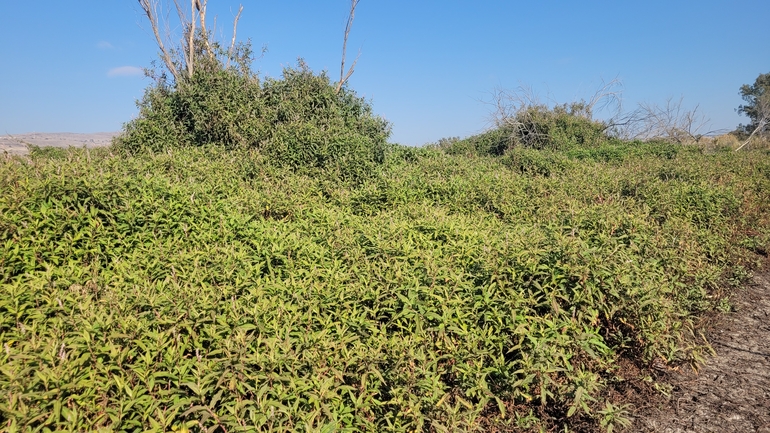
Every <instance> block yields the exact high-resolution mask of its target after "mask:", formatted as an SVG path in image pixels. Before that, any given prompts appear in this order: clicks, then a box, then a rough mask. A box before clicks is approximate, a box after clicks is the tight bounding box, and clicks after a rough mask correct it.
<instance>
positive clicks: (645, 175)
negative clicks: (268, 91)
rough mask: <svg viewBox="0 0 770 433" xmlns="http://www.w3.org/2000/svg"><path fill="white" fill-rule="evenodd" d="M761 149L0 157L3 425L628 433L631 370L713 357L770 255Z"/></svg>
mask: <svg viewBox="0 0 770 433" xmlns="http://www.w3.org/2000/svg"><path fill="white" fill-rule="evenodd" d="M48 156H52V157H55V159H51V158H48ZM765 156H766V154H765V153H764V152H762V153H760V152H759V151H749V152H746V153H736V152H730V153H716V154H711V155H699V154H691V153H688V152H680V153H678V154H676V155H675V156H674V157H673V159H672V160H666V159H662V158H659V157H655V156H652V155H646V156H643V157H639V158H626V159H624V160H622V161H619V162H618V163H617V164H606V163H604V162H601V161H599V162H596V161H593V160H590V159H586V160H584V161H568V163H567V164H565V165H563V167H562V166H561V165H560V164H561V161H562V159H563V160H568V157H567V156H565V155H563V154H562V153H559V152H554V151H549V150H535V149H526V148H515V149H512V150H511V151H510V153H508V154H506V155H504V156H503V157H502V158H494V157H479V156H472V157H467V156H464V155H460V156H452V155H447V154H446V153H445V152H441V151H438V150H434V149H408V148H402V147H397V146H388V149H387V150H386V152H385V157H386V164H385V165H383V166H382V167H380V170H378V171H377V173H376V176H374V177H372V178H370V179H366V180H365V181H364V182H362V183H361V184H360V185H356V186H351V185H348V184H346V183H344V182H338V181H336V179H335V177H333V176H306V175H304V174H302V173H300V174H298V173H297V172H296V170H294V169H293V168H291V167H290V166H288V165H286V166H279V165H275V164H273V163H272V162H270V161H269V157H268V156H266V155H264V154H262V153H261V152H260V151H259V150H257V149H241V148H233V149H226V148H224V147H222V146H219V147H216V146H195V147H192V146H190V147H186V148H181V149H176V150H174V151H173V152H165V153H152V152H146V153H145V152H139V153H138V154H137V155H129V156H125V155H122V154H115V153H114V152H113V153H112V154H110V153H106V152H105V153H99V154H97V153H93V154H92V153H89V152H87V151H83V150H67V151H66V154H65V155H61V154H55V155H36V156H35V157H33V158H30V159H20V158H18V159H14V158H7V159H2V160H0V184H2V185H5V186H7V188H6V189H5V190H3V194H0V294H2V296H0V337H1V338H2V341H0V365H2V366H3V369H2V371H3V374H2V375H0V396H1V397H0V419H2V420H3V421H2V422H3V428H5V429H6V430H8V431H34V430H40V431H45V430H51V431H60V430H62V431H98V430H103V431H137V430H142V431H144V430H153V429H154V430H156V431H169V430H176V431H184V430H186V429H194V430H196V431H197V430H222V431H224V430H227V431H239V430H242V429H243V428H244V426H247V427H248V428H251V429H252V430H254V429H255V430H259V431H276V432H290V431H298V430H313V431H318V430H326V431H333V430H339V431H367V432H406V431H410V432H411V431H418V432H419V431H433V430H436V431H472V430H483V429H484V428H483V427H484V425H487V426H489V428H487V429H486V430H489V431H495V430H496V427H497V426H496V425H495V423H496V422H500V423H505V422H507V421H510V420H516V421H515V422H517V423H519V425H520V426H525V425H528V426H529V427H531V428H533V429H539V430H543V431H551V430H556V428H555V427H556V426H555V425H554V424H558V426H559V429H564V427H567V428H569V429H570V430H573V429H574V428H573V427H580V426H581V425H582V426H584V425H585V424H581V423H584V422H585V421H593V422H594V424H595V425H596V426H601V425H603V426H609V425H613V424H617V425H619V426H620V425H622V424H623V420H624V419H625V417H626V416H627V414H625V411H624V409H623V408H624V406H623V404H622V403H623V402H622V401H620V402H617V401H615V400H613V399H612V395H613V394H614V395H617V393H615V392H614V391H611V392H608V387H609V386H611V384H612V383H613V382H617V381H619V380H620V379H621V378H618V376H620V375H622V374H623V371H622V370H618V369H617V365H618V361H619V359H620V358H625V362H634V363H636V364H637V365H639V366H640V367H644V366H645V365H649V363H650V362H651V361H652V360H653V359H657V360H660V359H663V360H665V361H666V362H669V363H678V362H686V361H688V360H692V359H696V355H697V349H698V347H697V343H695V344H691V343H687V342H686V341H684V340H683V338H684V337H683V336H686V335H688V334H691V328H692V326H693V324H694V323H695V318H694V315H695V314H696V313H698V312H699V311H702V310H704V309H708V308H710V306H711V304H713V303H717V302H718V300H719V299H722V296H721V295H722V294H723V293H722V292H720V282H722V281H723V280H724V279H725V278H726V277H727V278H730V279H733V278H736V277H740V276H741V275H743V276H744V277H745V275H746V272H745V269H743V268H740V267H738V266H737V265H742V264H745V263H744V262H743V260H744V256H743V254H746V253H745V251H746V250H748V251H753V252H763V251H764V252H766V251H768V249H769V248H770V244H768V240H769V239H770V236H768V234H770V230H769V229H768V227H770V219H769V218H770V217H768V215H770V209H768V207H769V206H770V197H769V195H770V162H768V159H767V158H765ZM506 158H508V159H509V160H511V161H515V160H524V159H527V158H529V161H530V162H529V163H528V164H525V165H523V166H524V167H545V168H547V169H550V170H553V169H552V168H551V167H553V166H559V167H562V168H560V170H561V171H560V172H559V175H558V178H554V177H553V176H552V177H549V176H543V175H536V176H530V175H527V176H522V175H520V174H519V173H517V172H516V171H517V170H511V169H510V168H508V167H506V166H505V163H504V161H506V160H507V159H506ZM517 158H518V159H517ZM533 161H534V162H533ZM527 169H528V168H527ZM552 173H553V171H552ZM541 174H542V173H541ZM748 268H749V266H747V267H746V269H748ZM694 334H695V333H692V335H694ZM693 346H695V347H693ZM626 379H629V378H626ZM607 398H610V399H611V402H610V403H611V404H608V403H606V401H607ZM616 403H618V404H617V405H616ZM535 414H537V415H535ZM549 414H556V416H560V415H559V414H562V415H563V417H560V418H557V419H556V420H550V421H549V419H548V418H547V417H548V416H549ZM500 427H501V428H499V429H497V430H504V431H505V429H504V428H503V427H504V426H500Z"/></svg>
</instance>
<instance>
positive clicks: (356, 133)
mask: <svg viewBox="0 0 770 433" xmlns="http://www.w3.org/2000/svg"><path fill="white" fill-rule="evenodd" d="M137 105H138V107H139V116H138V117H137V118H136V119H134V120H132V121H130V122H128V123H127V124H126V125H125V127H124V128H125V130H124V133H123V134H122V135H121V136H120V137H118V138H117V139H116V140H115V148H116V149H119V150H122V151H125V152H128V153H132V154H136V153H141V152H145V151H152V152H158V151H163V150H166V149H173V148H180V147H188V146H203V145H210V144H211V145H218V146H224V147H225V148H229V149H232V148H253V149H257V150H259V151H260V152H261V153H263V154H265V155H266V156H268V159H269V161H271V162H273V163H275V164H277V165H287V166H290V167H292V168H295V169H307V168H310V169H313V168H323V169H331V170H335V171H337V172H339V173H340V174H341V175H342V176H343V177H351V178H360V177H361V176H365V175H367V173H370V172H371V171H372V170H373V167H374V166H375V165H377V164H380V163H382V161H383V158H384V146H385V143H386V141H387V138H388V136H389V134H390V126H389V125H388V123H387V122H386V121H385V120H384V119H382V118H380V117H378V116H375V115H374V114H373V113H372V108H371V105H370V104H369V102H367V101H366V100H365V99H363V98H361V97H358V96H356V94H355V92H353V91H352V90H350V89H347V88H345V87H343V88H342V89H341V91H340V92H339V93H337V92H336V89H335V87H334V86H333V85H332V83H331V81H330V79H329V77H328V76H327V75H326V73H321V74H314V73H313V72H312V71H310V70H309V68H308V67H307V66H306V65H305V64H304V63H303V62H301V61H300V64H299V66H298V67H297V68H286V69H284V71H283V77H282V78H281V79H271V78H268V79H266V80H264V81H262V82H260V80H259V78H258V77H257V76H255V75H253V74H251V73H250V72H248V71H244V70H243V68H225V67H222V66H221V65H220V66H219V67H216V66H215V67H209V68H199V70H198V72H197V73H196V74H195V75H193V77H192V78H189V79H185V80H181V81H179V82H175V83H168V82H167V81H165V80H163V79H159V80H157V82H156V83H155V84H154V85H153V86H151V87H149V88H148V89H147V90H146V91H145V94H144V96H143V98H142V100H141V101H139V102H138V104H137Z"/></svg>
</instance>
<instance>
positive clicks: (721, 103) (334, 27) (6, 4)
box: [0, 0, 770, 145]
mask: <svg viewBox="0 0 770 433" xmlns="http://www.w3.org/2000/svg"><path fill="white" fill-rule="evenodd" d="M183 3H184V1H183ZM243 4H244V12H243V15H242V17H241V22H240V25H239V27H238V36H239V39H241V40H245V39H246V38H250V39H251V40H252V42H253V43H254V45H255V46H256V47H260V46H262V45H263V44H265V45H267V47H268V50H269V51H268V52H267V53H266V54H265V56H264V57H263V58H262V59H260V60H257V61H256V62H255V64H254V67H255V69H258V70H260V71H261V72H262V73H263V74H266V75H270V76H278V75H280V72H281V69H282V67H283V66H289V65H294V64H295V63H296V59H297V58H298V57H303V58H304V59H305V60H306V61H307V63H308V64H309V66H310V67H311V68H312V69H314V70H316V71H320V70H324V69H326V70H328V71H329V72H330V75H331V76H332V77H333V78H335V77H338V74H339V61H340V52H341V45H342V34H343V30H344V25H345V19H346V16H347V10H348V7H349V2H348V0H323V1H321V0H314V1H310V0H281V1H253V0H252V1H249V0H244V1H243ZM237 7H238V3H237V1H229V0H209V14H210V15H211V16H213V15H216V16H217V26H218V28H219V29H220V30H221V32H222V36H223V38H229V37H230V32H231V30H232V17H233V16H234V12H235V11H236V10H237ZM768 17H770V1H768V0H732V1H711V0H706V1H677V0H666V1H658V0H652V1H650V0H647V1H641V0H637V1H625V0H612V1H610V0H596V1H593V0H589V1H576V0H575V1H566V0H564V1H557V0H550V1H548V0H544V1H493V0H487V1H469V0H467V1H460V0H411V1H407V0H387V1H384V0H361V2H360V4H359V7H358V10H357V14H356V20H355V22H354V25H353V31H352V34H351V37H350V41H349V45H348V47H349V48H348V50H349V58H350V59H349V60H352V59H353V58H354V57H355V55H356V53H357V51H358V50H359V48H360V50H361V57H360V60H359V62H358V66H357V67H356V72H355V74H354V75H353V77H352V78H351V80H350V85H351V87H352V88H354V89H355V90H356V91H357V92H358V93H359V94H360V95H364V96H366V97H367V98H370V99H371V100H372V103H373V106H374V110H375V112H376V113H378V114H380V115H382V116H384V117H385V118H387V119H388V120H390V121H391V122H392V123H393V136H392V141H394V142H399V143H402V144H410V145H420V144H423V143H426V142H431V141H435V140H438V139H439V138H441V137H447V136H467V135H470V134H474V133H477V132H480V131H482V130H484V129H485V128H486V127H487V126H488V121H487V119H488V114H489V112H490V107H489V106H488V105H486V104H484V103H483V102H482V101H484V100H488V99H489V95H490V92H491V91H492V90H493V89H494V88H495V87H497V86H502V87H508V88H515V87H517V86H520V85H527V86H530V87H532V88H533V89H534V90H535V91H536V92H537V93H538V94H540V96H541V97H542V98H543V99H547V100H552V101H557V102H567V101H571V100H574V99H576V98H583V97H589V96H590V95H591V94H592V93H593V91H594V90H595V89H596V88H597V87H598V86H599V85H600V83H601V82H602V80H612V79H614V78H618V79H620V80H621V81H622V82H623V86H624V92H623V95H624V104H625V105H626V106H629V107H630V106H633V105H634V104H636V103H638V102H641V101H646V102H652V103H664V102H665V100H666V99H667V98H670V97H673V98H675V99H678V98H680V97H683V98H684V105H685V106H686V107H687V108H692V107H694V106H695V105H696V104H700V109H701V110H702V111H703V112H704V114H706V115H707V116H708V117H709V118H710V119H711V121H712V123H711V126H712V129H717V128H730V129H732V128H734V127H735V126H737V124H738V123H741V122H743V123H746V119H745V118H743V117H741V116H739V115H738V114H737V113H735V108H737V106H738V105H739V104H740V103H741V99H740V96H739V94H738V88H739V87H740V86H741V85H742V84H749V83H753V82H754V80H755V79H756V77H757V75H759V74H760V73H766V72H770V24H768ZM210 25H211V24H210ZM156 53H157V48H156V46H155V41H154V39H153V37H152V34H151V33H150V30H149V25H148V24H147V23H146V21H145V20H144V17H143V16H142V14H141V11H140V9H139V6H138V3H137V1H136V0H76V1H61V0H40V1H11V0H2V1H0V59H2V60H1V61H2V63H3V64H2V66H0V134H5V133H12V134H18V133H25V132H99V131H116V130H119V129H120V128H121V126H122V124H123V122H125V121H128V120H129V119H131V118H132V116H134V115H136V113H137V109H136V106H135V100H136V99H138V98H139V97H141V95H142V92H143V89H144V88H145V87H146V86H147V85H148V84H149V80H148V79H146V78H144V77H143V76H142V75H141V74H136V73H135V72H136V71H138V70H139V68H142V67H145V66H148V65H149V64H150V61H152V60H153V59H155V58H156Z"/></svg>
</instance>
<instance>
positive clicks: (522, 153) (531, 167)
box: [500, 147, 567, 176]
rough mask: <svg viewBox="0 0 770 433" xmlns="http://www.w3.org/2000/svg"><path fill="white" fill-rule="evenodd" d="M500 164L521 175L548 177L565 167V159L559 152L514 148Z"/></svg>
mask: <svg viewBox="0 0 770 433" xmlns="http://www.w3.org/2000/svg"><path fill="white" fill-rule="evenodd" d="M500 162H501V163H502V164H503V165H505V166H507V167H510V168H512V169H513V170H516V171H518V172H519V173H522V174H531V175H542V176H550V175H551V173H555V172H559V171H561V170H563V169H564V168H565V167H566V165H567V158H566V156H565V155H564V154H563V153H559V152H553V151H545V150H537V149H531V148H526V147H514V148H512V149H510V150H508V151H507V152H506V153H505V156H503V158H502V159H501V161H500Z"/></svg>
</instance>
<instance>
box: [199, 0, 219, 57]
mask: <svg viewBox="0 0 770 433" xmlns="http://www.w3.org/2000/svg"><path fill="white" fill-rule="evenodd" d="M207 4H208V0H203V1H201V0H195V8H196V9H197V10H198V14H199V16H200V24H201V33H202V34H203V43H204V44H205V46H206V52H207V53H208V54H209V58H210V59H211V60H214V51H213V50H212V49H211V43H210V42H209V33H208V30H207V29H206V8H207V6H208V5H207Z"/></svg>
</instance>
